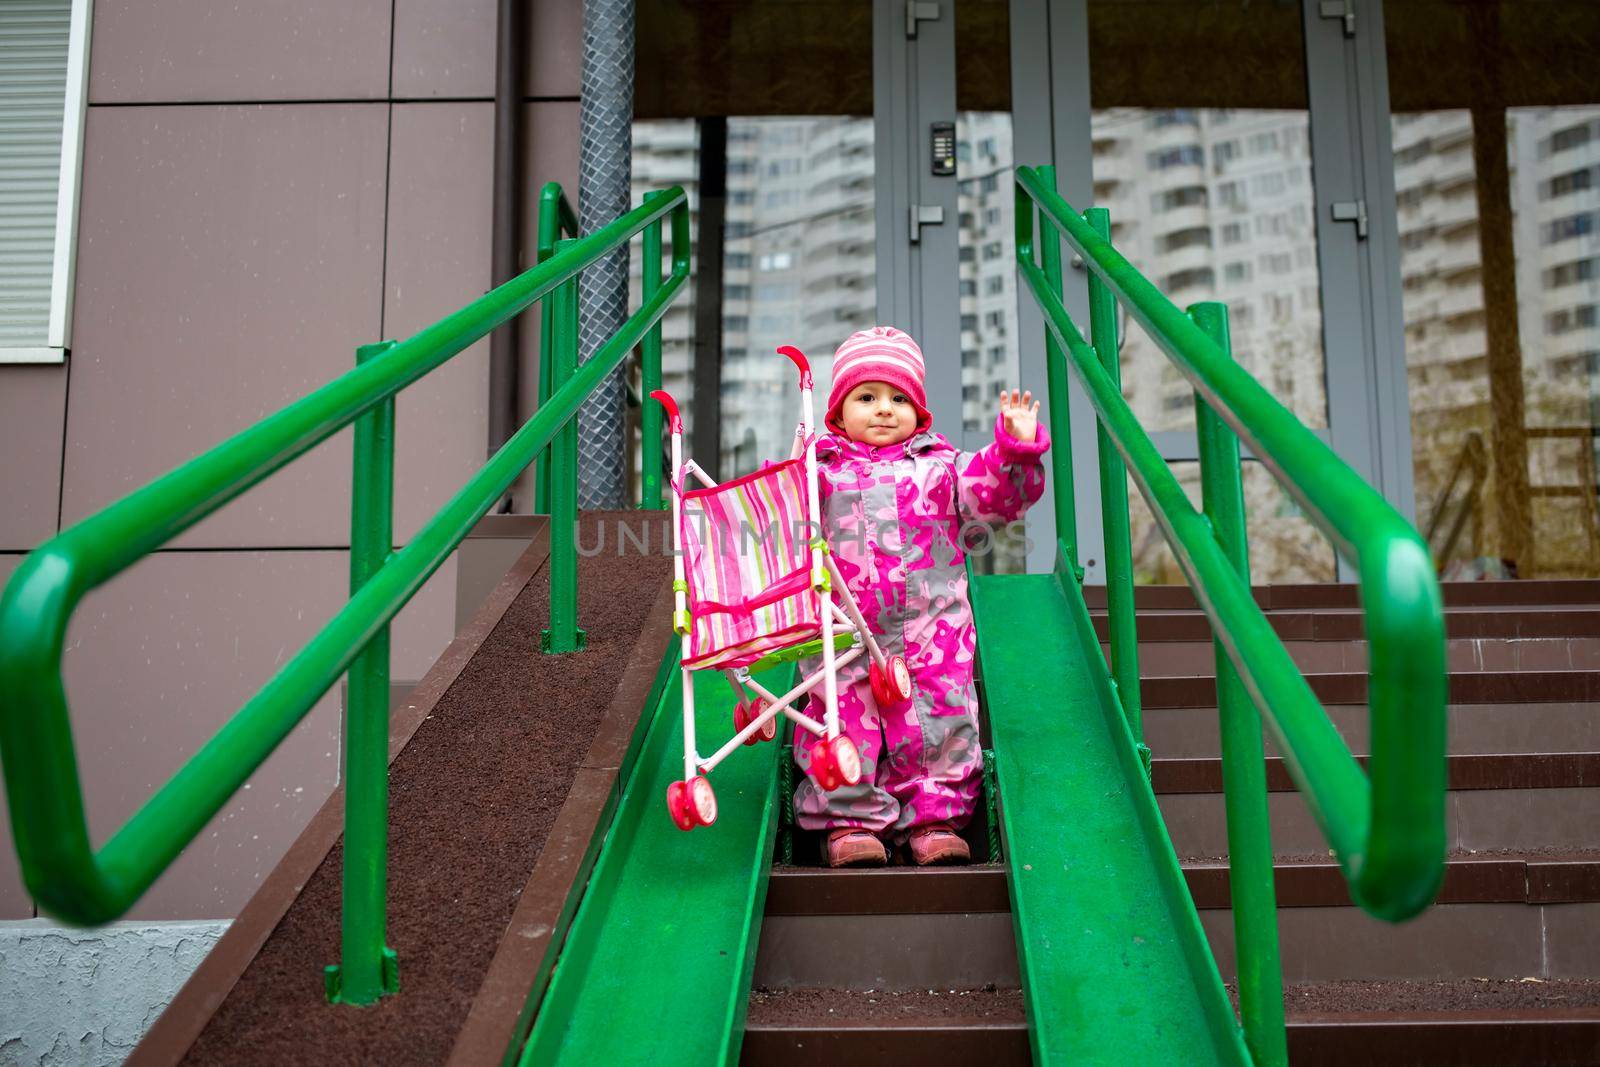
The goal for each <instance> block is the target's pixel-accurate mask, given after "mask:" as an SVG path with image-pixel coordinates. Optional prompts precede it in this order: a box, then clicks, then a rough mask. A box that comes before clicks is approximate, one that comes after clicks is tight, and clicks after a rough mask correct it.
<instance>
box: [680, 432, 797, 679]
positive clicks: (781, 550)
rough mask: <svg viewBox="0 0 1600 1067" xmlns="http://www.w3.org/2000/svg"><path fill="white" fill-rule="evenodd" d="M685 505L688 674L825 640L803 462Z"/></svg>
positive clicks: (697, 493) (688, 496)
mask: <svg viewBox="0 0 1600 1067" xmlns="http://www.w3.org/2000/svg"><path fill="white" fill-rule="evenodd" d="M682 500H683V507H682V512H681V516H682V517H681V528H680V530H679V544H681V545H682V546H683V554H684V561H683V562H684V580H685V582H686V583H687V585H688V587H689V588H688V601H689V614H690V617H691V620H692V621H691V630H690V642H689V655H688V657H687V658H685V660H684V663H683V665H684V666H685V667H693V668H696V669H704V668H707V667H716V668H723V669H731V668H734V667H742V666H746V665H747V664H750V663H754V662H755V661H756V660H758V659H760V658H761V657H762V656H764V655H766V654H767V653H769V652H772V651H774V650H777V649H781V648H787V647H789V646H791V645H795V644H799V643H800V642H802V641H808V640H810V639H812V638H814V637H816V636H818V635H819V634H820V633H821V630H822V616H821V612H822V599H821V597H820V596H819V595H818V594H817V593H816V592H815V591H813V590H812V588H811V575H810V570H811V553H810V542H809V540H808V535H809V532H810V530H811V526H810V523H809V522H808V518H809V516H808V515H807V513H806V481H805V465H804V463H803V461H801V460H798V459H796V460H789V461H787V462H783V463H772V464H768V465H765V466H763V467H762V469H761V470H759V471H756V472H755V473H754V474H750V475H746V476H745V477H743V478H739V479H736V480H734V481H730V482H725V483H723V484H722V485H719V486H715V487H713V488H706V489H695V490H691V491H688V492H685V493H683V495H682Z"/></svg>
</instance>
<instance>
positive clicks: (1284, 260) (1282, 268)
mask: <svg viewBox="0 0 1600 1067" xmlns="http://www.w3.org/2000/svg"><path fill="white" fill-rule="evenodd" d="M1292 269H1294V257H1292V256H1291V255H1290V254H1289V253H1287V252H1269V253H1267V254H1266V255H1264V256H1262V257H1261V272H1262V273H1263V274H1288V273H1289V271H1291V270H1292Z"/></svg>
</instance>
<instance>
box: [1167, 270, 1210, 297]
mask: <svg viewBox="0 0 1600 1067" xmlns="http://www.w3.org/2000/svg"><path fill="white" fill-rule="evenodd" d="M1215 280H1216V272H1215V271H1213V270H1212V269H1211V268H1210V267H1195V268H1193V269H1191V270H1180V271H1178V272H1177V273H1176V274H1169V275H1167V278H1166V281H1165V282H1164V283H1163V284H1162V286H1161V287H1162V288H1163V289H1165V290H1167V291H1168V292H1176V291H1177V290H1179V289H1190V288H1197V287H1198V288H1207V289H1208V288H1210V287H1211V285H1212V283H1213V282H1214V281H1215Z"/></svg>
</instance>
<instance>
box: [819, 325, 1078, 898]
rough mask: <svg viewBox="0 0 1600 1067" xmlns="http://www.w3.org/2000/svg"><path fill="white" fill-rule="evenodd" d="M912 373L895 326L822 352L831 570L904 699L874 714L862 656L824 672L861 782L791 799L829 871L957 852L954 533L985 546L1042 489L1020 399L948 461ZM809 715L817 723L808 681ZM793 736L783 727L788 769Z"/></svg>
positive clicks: (966, 717)
mask: <svg viewBox="0 0 1600 1067" xmlns="http://www.w3.org/2000/svg"><path fill="white" fill-rule="evenodd" d="M923 373H924V370H923V360H922V350H921V349H920V348H918V347H917V343H916V342H915V341H913V340H912V339H911V338H910V337H909V336H907V335H906V334H904V333H902V332H901V331H899V330H896V329H894V328H893V327H889V326H876V327H873V328H872V329H870V330H862V331H860V332H858V333H855V334H852V335H851V336H850V337H849V338H848V339H847V340H846V341H845V342H844V344H842V345H840V346H839V349H838V351H837V352H835V353H834V358H833V387H832V389H831V390H830V391H829V393H828V409H827V415H826V417H825V419H824V420H823V421H824V423H825V425H826V427H827V429H828V430H830V431H832V433H831V434H829V435H825V436H824V437H822V438H821V439H820V440H819V441H818V442H817V464H818V468H819V470H820V473H821V480H820V488H821V506H822V525H823V529H824V531H825V533H826V535H827V538H828V542H829V545H830V546H831V548H832V552H833V559H834V562H835V563H836V565H837V566H838V568H839V573H840V575H841V576H842V577H843V578H844V580H845V583H846V584H847V585H848V586H849V587H850V591H851V592H852V593H854V594H855V597H856V600H857V601H858V602H859V604H860V606H861V611H862V614H863V615H864V616H865V618H866V622H867V625H868V627H870V628H871V630H872V632H873V634H874V635H875V636H876V638H877V640H878V642H879V643H880V645H881V646H882V648H883V653H884V655H885V656H892V655H895V654H899V655H902V656H904V657H905V660H906V664H907V666H909V667H910V669H911V679H912V696H911V699H910V700H909V701H906V702H905V703H903V704H900V705H896V706H893V707H880V706H879V705H878V703H877V701H876V700H875V699H874V697H873V694H872V687H871V683H870V682H869V681H868V657H866V656H862V657H860V658H859V659H856V660H855V661H853V662H852V663H850V664H849V665H847V666H846V667H845V668H844V669H842V670H841V671H840V672H839V727H840V729H841V730H842V731H843V732H844V733H845V734H846V735H847V736H849V738H850V740H851V741H853V742H855V745H856V747H857V748H858V749H859V750H860V752H861V781H860V783H859V784H857V785H854V786H841V787H840V788H838V789H836V790H834V791H833V792H831V793H824V792H822V791H821V790H820V789H818V788H817V786H816V783H815V782H813V781H812V780H811V779H810V778H805V779H803V780H802V781H801V784H800V787H799V789H798V790H797V791H796V794H795V817H796V821H797V823H798V824H799V826H800V827H801V828H803V829H807V830H821V831H826V833H827V836H826V840H825V843H824V859H825V861H826V862H827V863H828V865H829V866H831V867H845V866H858V865H859V866H875V865H880V864H883V863H885V862H887V860H888V852H887V850H886V847H885V845H886V843H887V844H889V845H895V846H898V845H900V844H907V845H909V848H910V852H911V858H912V860H913V861H915V862H916V863H917V864H919V865H924V864H930V863H964V862H966V861H967V860H968V859H969V858H970V857H969V852H968V849H967V844H966V842H965V841H963V840H962V839H961V838H960V837H959V836H957V834H956V831H957V830H959V829H961V827H963V826H965V825H966V823H967V821H968V820H969V819H971V818H972V810H973V804H974V802H975V801H976V799H977V795H978V788H979V785H980V782H981V770H982V766H983V761H982V755H981V754H980V752H979V748H978V704H977V699H976V696H975V694H974V692H973V687H972V662H973V649H974V647H975V645H976V635H975V633H974V631H973V625H972V606H971V604H970V603H969V602H968V600H967V575H966V569H965V559H966V557H965V555H964V554H963V552H962V537H961V532H962V529H963V526H964V525H965V524H968V523H982V524H985V527H986V528H987V531H988V534H987V535H986V540H988V541H989V543H991V544H992V541H993V538H992V533H993V531H994V529H995V528H996V527H998V526H1003V525H1004V524H1006V523H1010V522H1013V521H1015V520H1017V519H1019V518H1021V517H1022V514H1023V512H1025V511H1026V510H1027V509H1028V506H1029V505H1030V504H1032V503H1033V502H1034V501H1036V500H1038V499H1039V496H1040V494H1041V493H1043V491H1044V470H1043V468H1042V466H1041V464H1040V456H1041V455H1042V454H1043V453H1044V451H1045V450H1046V449H1047V448H1048V447H1049V438H1048V436H1047V435H1046V433H1045V430H1044V427H1042V426H1040V425H1039V422H1038V414H1039V405H1038V403H1037V402H1034V401H1033V399H1032V394H1031V393H1022V394H1021V395H1020V396H1019V395H1018V394H1017V393H1016V392H1015V391H1012V392H1011V393H1009V394H1002V396H1001V399H1000V405H999V414H998V416H997V418H996V421H995V429H994V438H995V439H994V443H993V444H990V445H987V446H985V447H984V448H983V449H981V450H980V451H978V452H958V451H957V450H956V448H955V447H954V446H953V445H951V444H950V442H949V441H947V440H945V439H944V437H942V436H941V435H939V434H936V433H933V432H931V428H932V425H933V416H931V415H930V414H928V409H927V394H926V393H925V392H924V390H923ZM817 669H819V667H818V660H815V659H814V660H812V661H811V662H809V663H808V664H807V665H806V667H805V670H806V673H807V674H809V673H811V672H812V671H814V670H817ZM810 714H811V715H812V716H813V717H814V718H816V719H817V720H818V721H820V720H821V719H822V717H823V697H822V694H821V692H820V687H819V689H818V690H814V691H813V692H812V695H811V707H810ZM809 740H810V738H808V737H805V736H804V735H803V734H801V733H797V734H796V745H795V758H796V760H797V762H798V763H799V764H800V766H801V768H802V769H805V768H806V767H807V766H809V763H810V753H809V752H808V751H807V748H806V742H807V741H809Z"/></svg>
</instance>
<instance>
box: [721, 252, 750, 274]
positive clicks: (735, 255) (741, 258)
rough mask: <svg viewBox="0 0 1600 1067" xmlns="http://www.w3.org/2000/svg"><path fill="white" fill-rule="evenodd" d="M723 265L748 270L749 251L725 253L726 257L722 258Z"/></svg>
mask: <svg viewBox="0 0 1600 1067" xmlns="http://www.w3.org/2000/svg"><path fill="white" fill-rule="evenodd" d="M724 265H725V266H726V267H727V268H728V269H729V270H749V269H750V253H749V252H729V253H728V254H727V256H726V258H725V259H724Z"/></svg>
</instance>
